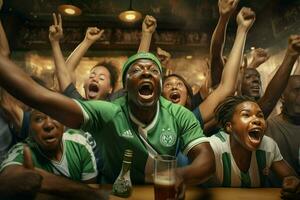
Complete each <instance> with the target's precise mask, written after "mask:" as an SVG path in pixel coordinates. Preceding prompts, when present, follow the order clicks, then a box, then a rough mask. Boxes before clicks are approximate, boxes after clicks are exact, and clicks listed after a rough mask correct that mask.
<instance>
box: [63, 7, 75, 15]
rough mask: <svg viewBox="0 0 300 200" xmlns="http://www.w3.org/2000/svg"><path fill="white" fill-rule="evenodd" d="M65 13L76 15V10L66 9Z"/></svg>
mask: <svg viewBox="0 0 300 200" xmlns="http://www.w3.org/2000/svg"><path fill="white" fill-rule="evenodd" d="M65 13H67V14H68V15H74V14H75V10H74V9H72V8H66V9H65Z"/></svg>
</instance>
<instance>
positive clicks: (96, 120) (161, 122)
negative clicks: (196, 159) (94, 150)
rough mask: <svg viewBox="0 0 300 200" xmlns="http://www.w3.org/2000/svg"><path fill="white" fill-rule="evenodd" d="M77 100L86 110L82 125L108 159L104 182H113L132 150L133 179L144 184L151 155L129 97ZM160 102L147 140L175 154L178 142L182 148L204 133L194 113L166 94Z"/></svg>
mask: <svg viewBox="0 0 300 200" xmlns="http://www.w3.org/2000/svg"><path fill="white" fill-rule="evenodd" d="M78 102H79V103H80V105H81V106H82V108H83V113H84V124H83V125H82V127H81V128H82V129H83V130H84V131H87V132H89V133H90V134H91V135H92V136H93V137H94V139H95V141H96V143H97V145H98V146H99V148H100V153H101V156H102V157H103V160H104V161H105V162H104V165H103V169H101V172H102V174H103V177H104V180H103V182H106V183H113V182H114V180H115V179H116V178H117V176H118V175H119V172H120V170H121V164H122V160H123V154H124V151H125V150H126V149H131V150H133V161H132V165H131V179H132V182H133V183H135V184H136V183H144V181H145V166H146V162H147V160H148V156H149V155H148V150H147V148H146V147H145V145H144V143H143V142H142V141H141V139H140V138H139V132H138V127H137V126H136V124H135V123H133V122H132V121H131V119H130V116H129V110H128V102H127V96H124V97H121V98H119V99H117V100H116V101H114V102H105V101H78ZM159 105H160V106H159V112H158V117H157V120H156V122H155V123H153V126H152V127H150V125H149V126H148V127H149V128H148V129H147V142H148V143H150V144H151V146H152V147H153V148H154V149H155V150H156V151H157V152H158V153H159V154H168V155H175V154H176V144H177V142H178V141H180V148H181V150H184V149H186V148H187V147H188V146H189V144H190V143H191V142H193V141H195V140H196V139H198V138H201V137H203V136H204V135H203V132H202V129H201V128H200V125H199V123H198V121H197V119H196V118H195V117H194V115H193V113H192V112H190V111H189V110H187V109H186V108H184V107H183V106H180V105H176V104H172V103H171V102H169V101H167V100H166V99H164V98H163V97H160V99H159ZM187 149H188V148H187Z"/></svg>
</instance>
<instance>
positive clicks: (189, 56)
mask: <svg viewBox="0 0 300 200" xmlns="http://www.w3.org/2000/svg"><path fill="white" fill-rule="evenodd" d="M192 58H193V56H192V55H188V56H186V57H185V59H187V60H191V59H192Z"/></svg>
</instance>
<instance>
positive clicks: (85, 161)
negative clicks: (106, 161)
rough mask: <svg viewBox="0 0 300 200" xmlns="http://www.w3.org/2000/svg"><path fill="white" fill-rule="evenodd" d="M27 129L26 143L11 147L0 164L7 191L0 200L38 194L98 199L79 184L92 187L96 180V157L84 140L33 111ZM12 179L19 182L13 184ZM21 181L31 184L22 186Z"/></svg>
mask: <svg viewBox="0 0 300 200" xmlns="http://www.w3.org/2000/svg"><path fill="white" fill-rule="evenodd" d="M30 129H31V133H30V136H29V138H27V140H26V142H25V143H18V144H16V145H15V146H14V147H12V149H11V150H10V151H9V152H8V155H7V158H6V159H5V160H4V161H3V163H2V164H1V168H0V182H1V185H2V186H4V188H6V190H5V191H1V194H0V197H1V199H2V198H8V199H9V198H13V196H14V195H16V196H26V197H28V196H30V195H35V192H37V191H38V192H42V193H51V194H52V193H53V194H56V195H57V196H62V197H70V198H72V199H73V198H77V199H86V195H90V197H91V198H90V199H96V198H99V196H98V194H97V192H96V191H94V190H93V189H92V188H89V187H88V186H86V185H84V184H80V183H79V182H82V183H95V182H96V176H97V168H96V162H95V157H94V154H93V152H92V147H91V146H90V145H89V144H88V143H87V141H86V139H85V138H84V137H83V136H82V135H80V134H77V133H67V132H66V133H64V126H63V125H62V124H61V123H59V122H58V121H56V120H54V119H52V118H50V117H49V116H47V115H45V114H44V113H41V112H39V111H36V110H33V111H32V112H31V120H30ZM24 145H26V146H25V147H24ZM33 167H36V170H35V169H34V168H33ZM15 177H17V179H16V180H19V181H15V182H13V179H15ZM21 177H23V178H24V179H29V180H31V181H26V180H25V183H24V182H23V181H22V180H21V181H20V178H21ZM25 177H27V178H25ZM62 177H64V178H62ZM18 178H19V179H18ZM68 179H71V180H73V181H71V180H68ZM4 180H7V181H6V182H4ZM75 181H77V182H75ZM9 183H10V184H9ZM13 183H14V184H13ZM23 184H26V185H24V186H23V187H22V185H23ZM8 186H10V187H8ZM20 186H21V187H20ZM70 189H71V190H73V189H74V190H75V189H76V191H72V192H70ZM93 194H94V195H93Z"/></svg>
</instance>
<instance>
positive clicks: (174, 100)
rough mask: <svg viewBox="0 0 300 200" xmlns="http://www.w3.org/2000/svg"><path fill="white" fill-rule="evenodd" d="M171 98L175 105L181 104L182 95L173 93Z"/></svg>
mask: <svg viewBox="0 0 300 200" xmlns="http://www.w3.org/2000/svg"><path fill="white" fill-rule="evenodd" d="M169 98H170V99H171V101H172V102H173V103H179V101H180V93H179V92H177V91H176V92H171V94H170V96H169Z"/></svg>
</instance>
